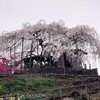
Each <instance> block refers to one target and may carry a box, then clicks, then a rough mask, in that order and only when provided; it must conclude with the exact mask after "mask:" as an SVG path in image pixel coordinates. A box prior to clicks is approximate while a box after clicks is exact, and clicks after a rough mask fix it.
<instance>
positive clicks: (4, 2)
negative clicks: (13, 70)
mask: <svg viewBox="0 0 100 100" xmlns="http://www.w3.org/2000/svg"><path fill="white" fill-rule="evenodd" d="M40 19H44V20H45V21H46V22H48V23H49V22H52V21H58V20H59V19H62V20H63V21H65V23H66V26H68V27H73V26H77V25H82V24H84V25H89V26H90V27H94V28H95V30H96V31H97V32H98V33H99V34H100V28H99V27H100V0H0V32H2V31H4V30H5V31H13V30H17V29H20V28H22V24H23V23H25V22H29V23H31V24H34V23H36V22H38V21H39V20H40Z"/></svg>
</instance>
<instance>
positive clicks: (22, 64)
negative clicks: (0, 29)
mask: <svg viewBox="0 0 100 100" xmlns="http://www.w3.org/2000/svg"><path fill="white" fill-rule="evenodd" d="M23 47H24V37H22V52H21V70H22V67H23V62H22V60H23Z"/></svg>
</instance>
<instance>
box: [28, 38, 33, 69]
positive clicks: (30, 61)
mask: <svg viewBox="0 0 100 100" xmlns="http://www.w3.org/2000/svg"><path fill="white" fill-rule="evenodd" d="M32 50H33V38H32V42H31V50H30V60H29V68H30V69H31V68H32V63H33V62H32Z"/></svg>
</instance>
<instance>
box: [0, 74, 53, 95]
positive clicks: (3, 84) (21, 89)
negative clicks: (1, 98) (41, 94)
mask: <svg viewBox="0 0 100 100" xmlns="http://www.w3.org/2000/svg"><path fill="white" fill-rule="evenodd" d="M54 87H55V79H54V78H44V77H39V76H38V77H37V76H31V75H28V76H27V75H25V76H24V75H20V76H17V77H15V78H9V77H8V78H3V79H0V95H3V94H10V93H26V92H30V91H32V92H33V91H40V90H45V89H50V88H54Z"/></svg>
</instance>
